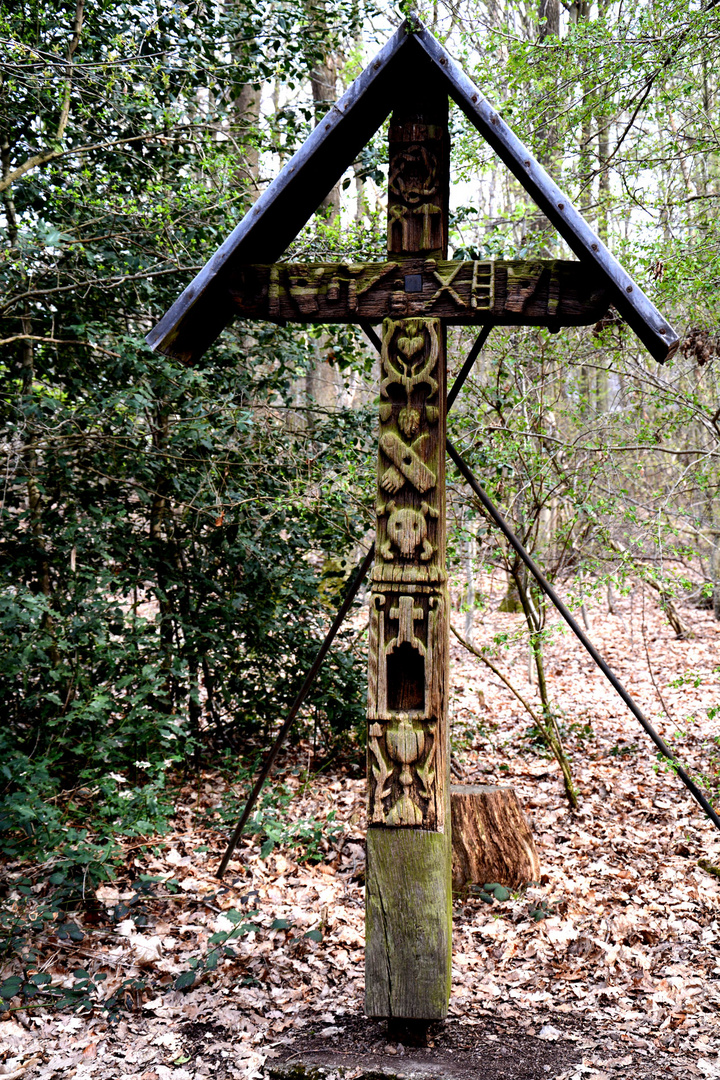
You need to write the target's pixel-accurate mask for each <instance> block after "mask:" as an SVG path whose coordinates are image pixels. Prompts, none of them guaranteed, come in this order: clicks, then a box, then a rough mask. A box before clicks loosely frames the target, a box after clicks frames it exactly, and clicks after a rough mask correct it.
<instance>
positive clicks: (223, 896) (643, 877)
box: [0, 582, 720, 1080]
mask: <svg viewBox="0 0 720 1080" xmlns="http://www.w3.org/2000/svg"><path fill="white" fill-rule="evenodd" d="M486 588H487V590H490V589H491V583H490V582H487V583H486ZM498 599H499V596H498V595H497V594H496V595H495V597H494V599H492V600H491V603H490V611H491V614H489V615H487V616H486V618H485V621H484V622H483V623H482V624H481V625H477V626H476V628H475V643H476V644H478V645H487V646H491V645H492V642H493V638H494V636H495V635H496V634H498V633H499V632H502V633H506V634H508V635H509V639H510V641H509V644H508V645H507V646H506V647H503V648H502V649H500V650H496V651H495V652H494V653H493V655H494V657H495V660H496V662H497V663H498V664H499V665H500V666H501V667H502V669H503V671H504V672H505V673H506V674H507V675H508V676H509V677H510V679H511V680H512V681H513V682H514V683H515V685H516V686H517V687H518V689H520V691H521V693H523V694H525V695H532V694H533V693H534V691H533V688H532V687H529V686H528V684H527V670H528V669H527V647H526V645H525V644H524V643H523V642H522V640H520V639H519V638H518V639H517V640H513V635H514V634H515V632H516V631H517V629H518V627H519V624H520V619H519V617H518V616H513V615H503V614H500V613H497V611H496V610H494V609H495V608H496V607H497V601H498ZM633 607H634V610H631V602H630V601H629V600H628V599H625V600H620V601H619V603H618V610H619V612H620V614H619V615H618V616H612V615H609V614H608V612H607V608H606V606H605V604H604V603H603V602H602V599H601V598H600V597H596V598H595V602H594V603H593V604H591V605H590V616H591V620H592V627H591V637H592V639H593V641H594V642H595V643H596V644H597V645H598V647H599V648H600V650H601V652H603V654H604V655H605V656H606V658H607V659H608V660H609V662H610V663H611V665H612V666H613V668H614V669H615V671H616V672H617V673H618V674H619V676H620V677H621V679H623V680H624V681H625V683H626V685H627V687H628V689H630V691H631V693H632V694H633V695H634V696H635V697H636V698H637V700H638V702H639V703H640V704H641V706H642V707H643V708H644V709H645V710H646V711H647V712H648V713H649V714H651V715H652V716H653V719H654V720H655V722H656V723H657V725H658V726H659V727H660V728H661V729H662V732H663V734H664V735H665V737H666V738H670V737H671V736H672V735H673V732H674V731H677V730H682V731H683V732H684V735H683V736H682V737H678V738H677V739H676V744H677V746H678V749H679V752H680V754H681V755H682V757H683V760H684V762H685V763H686V765H687V766H688V767H689V768H690V770H691V771H695V772H700V771H705V772H711V771H712V770H713V769H715V768H716V766H715V764H714V763H713V760H712V758H713V754H714V753H715V752H716V751H717V749H718V748H717V746H716V744H715V742H714V738H715V733H716V731H717V724H716V723H715V722H713V721H712V720H710V719H709V718H708V716H707V709H708V708H710V707H712V706H714V705H716V704H719V703H720V701H719V695H718V678H717V672H716V668H717V666H718V663H719V662H720V661H719V654H718V648H717V646H718V638H719V636H720V624H718V623H715V622H714V621H713V619H712V616H711V613H709V612H702V611H697V610H694V609H688V610H685V611H684V613H683V614H684V617H685V618H686V621H688V622H689V623H691V625H692V626H693V629H694V631H695V634H696V637H695V638H694V639H693V640H691V641H677V640H675V638H674V636H673V633H672V631H671V630H670V628H669V626H668V625H667V623H666V622H665V621H664V620H663V616H662V614H661V612H659V610H658V609H657V608H656V607H655V606H653V605H652V602H651V601H650V600H649V599H648V600H647V601H646V602H645V607H644V613H643V608H642V604H641V599H640V597H639V595H638V594H637V593H636V595H635V602H634V605H633ZM458 618H459V617H458ZM460 628H461V629H462V627H460ZM451 647H452V662H453V668H452V681H453V686H454V688H455V689H454V691H453V698H452V702H451V707H452V720H453V730H454V738H455V757H456V759H457V760H458V761H459V763H460V765H461V767H462V768H463V770H464V773H465V776H464V779H465V780H466V781H478V780H482V781H483V782H488V781H490V782H497V783H503V784H504V783H507V784H512V785H513V786H514V787H515V788H516V790H517V792H518V795H519V797H520V799H521V801H522V802H523V803H524V805H525V807H526V810H527V813H528V815H529V816H530V818H531V820H532V824H533V828H534V831H535V834H536V838H537V843H538V847H539V851H540V858H541V864H542V868H543V876H542V880H541V883H540V884H539V885H538V886H536V887H531V888H529V889H528V890H527V892H526V893H525V894H523V895H517V896H514V897H513V898H512V899H511V900H509V901H507V902H506V903H503V904H495V905H492V907H488V906H486V905H485V904H483V903H481V902H480V901H479V900H475V899H472V898H470V899H468V900H466V901H465V902H463V901H460V900H459V901H458V902H457V904H456V910H455V923H454V974H453V995H452V1000H451V1006H450V1012H451V1016H452V1017H454V1018H456V1020H457V1021H458V1022H460V1023H462V1024H465V1025H467V1026H468V1027H472V1026H473V1025H478V1024H480V1023H482V1022H484V1020H486V1019H487V1018H488V1017H501V1018H506V1019H513V1020H514V1021H516V1022H517V1023H518V1024H520V1025H521V1026H522V1027H523V1028H524V1029H525V1031H526V1034H527V1035H528V1037H531V1038H536V1039H539V1040H546V1041H554V1040H559V1039H563V1040H570V1041H571V1042H574V1043H575V1044H576V1047H577V1056H576V1059H575V1063H574V1064H573V1066H572V1068H570V1069H569V1070H568V1069H564V1070H563V1071H562V1072H560V1073H558V1074H557V1076H556V1080H569V1078H571V1077H572V1078H573V1080H588V1078H589V1080H593V1078H595V1080H602V1078H603V1077H609V1076H620V1075H625V1074H626V1073H627V1071H628V1069H630V1068H632V1071H633V1072H634V1073H635V1074H636V1075H638V1076H645V1075H650V1074H651V1073H655V1072H659V1073H663V1074H666V1075H668V1076H673V1077H680V1076H683V1077H684V1076H687V1075H690V1076H698V1077H707V1078H712V1077H720V1063H719V1061H718V1049H719V1045H720V1039H719V1038H718V1010H719V1008H720V935H719V933H718V919H719V916H720V880H718V879H717V878H716V877H715V876H713V874H712V873H711V872H708V870H706V869H704V868H703V866H702V865H700V864H701V863H704V864H705V865H706V866H710V867H712V866H718V864H720V834H718V833H717V832H716V831H715V830H714V829H713V827H712V825H711V824H710V823H709V822H708V821H707V820H706V819H705V818H704V816H703V815H702V813H701V812H700V811H699V809H698V808H697V807H696V806H695V804H694V802H693V801H692V800H691V799H690V797H689V795H688V794H687V793H686V792H685V791H684V789H683V788H682V787H681V786H680V784H679V782H678V781H677V780H676V778H675V777H674V776H673V775H672V774H671V773H668V772H666V771H664V770H663V769H659V770H658V769H657V763H656V760H655V757H654V754H653V752H652V747H651V745H650V744H649V741H648V740H647V738H646V737H645V736H644V735H643V733H642V731H640V729H639V728H638V726H637V724H636V722H635V721H634V720H633V719H632V717H631V716H629V715H628V713H627V712H626V710H625V709H624V706H623V705H622V703H621V702H620V701H619V699H618V698H617V696H616V695H615V693H614V691H613V690H612V689H611V688H610V687H609V686H608V685H607V684H606V683H605V681H604V679H603V677H602V675H601V674H600V673H599V672H596V671H595V670H594V668H593V665H592V662H591V660H590V659H589V657H587V656H586V655H585V654H584V653H583V652H582V650H581V648H580V647H579V645H577V643H575V641H574V640H573V639H571V638H570V636H568V635H565V634H560V633H557V634H554V635H553V636H552V640H551V641H550V643H549V644H548V646H547V651H546V663H547V671H548V676H549V683H550V690H551V694H552V697H553V700H554V701H555V702H556V704H557V705H558V706H559V708H560V709H561V710H562V711H563V714H564V721H563V723H564V726H565V729H566V731H567V732H568V734H567V744H568V748H569V750H570V752H571V754H572V757H573V768H574V774H575V778H576V781H577V784H578V788H579V791H580V810H579V812H577V813H575V814H572V813H571V812H570V811H569V810H568V808H567V805H566V803H565V800H564V796H563V793H562V785H561V782H560V778H559V771H558V769H557V767H556V765H555V763H554V762H553V761H552V760H551V759H550V758H547V757H545V756H542V754H541V753H540V752H539V751H538V749H537V747H534V746H533V745H531V743H530V742H529V740H528V739H527V737H526V736H525V732H526V729H527V728H528V726H529V718H528V717H527V716H526V715H523V714H522V712H521V711H520V707H519V705H518V703H517V701H516V700H515V699H514V698H512V696H511V695H510V694H509V692H508V691H507V690H506V688H504V687H503V686H502V685H501V684H500V683H497V684H496V683H495V682H494V681H492V679H488V677H487V675H488V672H487V670H486V669H485V668H484V667H482V666H481V665H480V664H479V663H478V661H477V660H475V659H473V657H472V656H470V655H469V654H468V653H467V652H466V651H464V650H463V649H462V647H461V646H460V645H459V644H458V643H457V642H455V641H454V640H453V641H452V642H451ZM648 660H649V667H648ZM688 672H692V673H694V674H695V675H696V676H697V678H694V679H693V680H691V681H690V682H685V683H684V684H683V685H676V686H673V685H672V684H673V683H674V682H676V681H677V680H678V679H679V678H680V677H681V676H684V675H687V673H688ZM659 695H662V698H663V700H664V703H665V707H667V709H668V711H669V713H670V715H671V717H672V722H671V720H670V719H669V718H668V717H667V716H666V715H664V714H663V706H662V705H661V702H660V700H659ZM533 700H535V699H534V698H533ZM690 716H694V718H695V719H694V720H693V721H692V722H688V717H690ZM573 725H575V726H574V727H573ZM587 725H589V727H590V729H591V730H590V731H588V730H585V729H586V726H587ZM219 797H220V791H219V790H218V785H217V780H216V779H214V778H213V777H210V776H208V777H206V778H205V781H204V785H203V787H202V788H201V789H200V790H199V791H197V790H196V791H194V793H192V794H191V793H190V792H188V798H187V802H186V804H185V805H183V806H180V807H179V808H178V817H177V831H176V832H175V834H174V835H172V836H171V837H169V838H167V843H166V845H165V847H164V849H162V852H161V854H159V855H158V856H151V857H147V858H144V859H142V860H140V859H136V860H135V863H136V865H135V867H134V871H135V873H138V872H140V871H142V872H144V873H152V874H164V875H166V876H167V878H174V879H176V880H177V881H178V882H179V884H180V889H179V891H178V893H177V894H176V895H170V894H163V893H162V889H160V890H159V892H160V895H159V896H157V897H156V898H155V899H153V900H149V901H148V903H147V905H146V911H147V914H148V919H147V924H146V925H143V926H137V925H136V924H135V921H134V920H133V919H132V918H130V917H128V918H127V919H126V920H124V921H123V922H121V923H120V924H119V925H118V926H116V927H115V928H114V929H111V928H109V926H108V925H105V926H104V927H103V929H102V932H100V930H99V928H98V927H96V928H95V930H93V928H92V927H88V928H86V929H87V931H88V937H87V938H86V941H85V942H84V943H82V945H73V944H72V943H65V944H61V943H57V945H56V947H54V948H53V950H51V952H50V953H49V954H48V955H49V959H48V962H47V965H46V969H47V970H48V971H49V972H50V973H51V974H52V975H53V977H54V979H58V980H59V979H63V978H68V977H69V972H70V971H71V970H72V968H73V967H75V966H80V965H82V966H84V967H87V968H89V969H90V970H102V971H105V972H106V973H107V974H108V976H109V977H108V979H107V982H106V984H105V989H104V991H103V992H104V993H105V994H110V993H112V992H113V989H114V988H115V987H117V986H118V985H119V984H120V982H121V981H122V980H123V979H127V978H128V977H131V976H133V975H137V976H141V975H143V974H144V975H145V977H146V978H147V979H148V981H149V983H150V984H151V985H152V986H153V988H154V989H153V991H152V993H148V992H144V993H143V992H139V993H138V994H137V996H136V1000H135V1001H134V1005H133V1009H132V1010H131V1011H129V1012H127V1013H126V1014H124V1015H123V1017H122V1018H121V1019H120V1020H119V1022H116V1023H115V1024H112V1023H108V1022H107V1020H105V1019H103V1018H102V1017H100V1016H94V1017H93V1018H91V1019H85V1018H82V1017H74V1016H70V1017H68V1016H53V1015H51V1014H43V1013H42V1010H39V1011H38V1012H35V1013H31V1014H27V1013H22V1012H19V1013H12V1014H6V1015H5V1017H4V1018H2V1019H0V1047H1V1048H2V1050H1V1052H0V1061H1V1062H2V1064H0V1078H3V1077H4V1078H5V1080H7V1078H9V1077H20V1076H23V1077H27V1078H28V1080H31V1078H49V1077H53V1076H62V1077H68V1078H69V1077H75V1078H77V1080H81V1078H83V1080H84V1078H85V1077H87V1078H90V1077H95V1078H98V1080H100V1078H105V1077H113V1078H116V1077H117V1078H123V1080H125V1078H127V1080H130V1078H133V1080H192V1078H196V1077H203V1076H208V1075H213V1076H218V1077H259V1076H262V1075H263V1073H264V1068H266V1064H267V1063H268V1062H269V1061H271V1060H272V1059H273V1057H274V1056H276V1055H277V1054H278V1052H279V1049H280V1048H282V1046H283V1045H284V1044H286V1043H287V1040H289V1039H292V1036H293V1033H294V1032H296V1031H297V1030H299V1029H302V1028H307V1026H308V1025H311V1026H312V1028H313V1030H314V1031H315V1032H316V1033H320V1034H324V1035H325V1036H326V1037H327V1038H328V1040H329V1041H331V1040H333V1039H334V1038H335V1036H337V1035H338V1033H340V1032H341V1031H342V1027H343V1017H348V1016H354V1015H357V1014H358V1013H361V1012H362V1007H363V976H364V972H363V920H364V908H363V880H362V878H363V864H364V850H363V832H364V828H365V825H364V783H363V782H362V781H357V780H349V779H347V778H346V777H344V776H340V775H338V776H334V777H333V776H318V777H317V779H316V781H315V782H314V784H313V786H312V790H305V791H304V793H302V794H299V795H298V797H297V799H296V800H294V802H293V804H292V807H291V811H292V814H293V816H295V817H298V818H300V817H308V816H313V815H314V816H316V817H320V818H322V817H324V816H326V815H327V813H328V811H329V810H330V809H331V808H332V809H335V810H336V811H337V815H338V819H339V820H340V821H341V823H342V829H343V831H342V835H341V836H340V838H339V840H337V841H335V842H334V843H333V846H332V847H331V848H329V849H328V850H327V852H326V855H325V861H324V862H323V863H322V864H320V865H317V866H310V865H307V864H300V863H298V862H297V861H296V860H295V859H294V858H293V856H292V853H291V852H290V851H287V850H285V851H282V852H277V851H276V852H275V853H273V854H271V855H270V856H269V857H268V858H267V859H265V860H263V859H261V858H260V857H259V850H258V844H257V843H256V842H255V841H250V840H247V841H245V842H244V845H243V847H242V848H241V850H240V851H239V854H238V855H237V857H236V859H235V860H234V862H233V864H232V867H231V871H230V873H229V874H228V880H227V882H226V883H225V884H224V885H223V886H220V885H219V883H218V882H217V880H216V879H215V878H214V877H213V873H214V870H215V869H216V867H217V863H218V860H219V855H220V854H221V849H220V846H219V841H218V835H217V833H212V832H210V831H208V830H207V829H202V828H199V827H198V826H197V814H196V811H197V809H198V805H201V806H202V805H204V806H211V805H213V804H216V803H217V802H218V801H219ZM204 846H207V847H208V850H204V851H200V850H198V849H199V848H201V847H204ZM126 891H127V890H126V887H124V886H123V885H122V884H120V885H118V886H117V887H105V888H102V889H100V890H99V893H98V899H99V900H100V902H101V905H102V907H103V908H106V909H108V910H109V909H111V908H112V907H113V906H114V904H116V903H117V901H118V900H119V899H122V898H123V896H124V895H125V894H126ZM128 895H129V894H128ZM541 902H544V903H545V905H546V908H547V911H548V917H547V918H545V919H544V920H543V921H540V922H535V921H534V919H533V918H532V917H531V912H532V911H533V910H534V909H537V907H538V906H539V905H540V904H541ZM229 909H235V910H241V911H256V912H257V914H256V915H253V916H252V917H251V918H252V922H253V923H254V924H256V925H257V926H258V931H257V932H252V933H249V934H247V935H246V936H245V937H243V938H241V939H240V940H239V944H238V945H237V954H238V955H237V957H236V959H232V960H225V961H221V962H220V964H219V966H218V968H217V970H216V971H214V972H211V973H207V974H206V975H205V976H203V977H202V978H201V981H200V982H199V984H197V985H196V986H195V987H193V988H192V989H190V990H189V991H178V990H174V989H172V985H173V983H174V980H175V978H176V976H177V974H178V973H180V972H181V971H183V970H186V969H187V966H188V961H189V959H190V958H191V957H193V956H203V955H206V954H207V952H208V938H209V937H210V936H211V935H212V934H213V933H215V932H217V931H218V930H224V929H225V930H227V929H228V927H230V926H232V925H233V924H232V923H230V922H229V921H228V919H227V917H226V916H225V915H224V914H223V913H224V912H226V911H228V910H229ZM131 914H132V913H131ZM276 920H287V922H288V923H289V924H290V925H289V926H288V927H287V928H281V929H272V925H273V923H274V922H275V921H276ZM100 922H101V924H102V920H100ZM312 930H319V931H320V933H321V934H322V940H321V941H315V940H313V939H312V938H307V937H305V936H304V935H305V934H307V933H308V932H309V931H312ZM93 933H94V934H95V937H96V940H95V941H93V944H92V946H89V945H88V942H89V941H90V940H92V935H93ZM546 1075H548V1076H550V1074H549V1073H546Z"/></svg>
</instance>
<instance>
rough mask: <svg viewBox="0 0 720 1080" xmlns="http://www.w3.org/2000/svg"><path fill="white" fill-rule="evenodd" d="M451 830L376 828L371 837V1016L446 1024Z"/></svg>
mask: <svg viewBox="0 0 720 1080" xmlns="http://www.w3.org/2000/svg"><path fill="white" fill-rule="evenodd" d="M448 840H449V835H448V833H438V832H426V831H424V830H421V829H388V828H384V827H382V826H376V827H374V828H371V829H369V831H368V834H367V866H368V868H367V888H366V899H365V1011H366V1012H367V1014H368V1016H382V1017H402V1018H406V1019H418V1020H442V1019H443V1018H444V1017H445V1016H446V1015H447V1007H448V1000H449V997H450V961H451V927H452V892H451V890H450V889H449V888H448V883H449V881H450V857H451V852H450V844H449V843H448Z"/></svg>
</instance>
